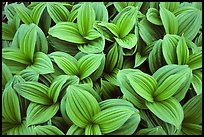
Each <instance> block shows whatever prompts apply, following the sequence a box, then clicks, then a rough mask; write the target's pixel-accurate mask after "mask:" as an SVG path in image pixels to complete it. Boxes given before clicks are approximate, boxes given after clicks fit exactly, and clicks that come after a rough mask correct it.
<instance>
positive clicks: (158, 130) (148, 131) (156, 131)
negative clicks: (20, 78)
mask: <svg viewBox="0 0 204 137" xmlns="http://www.w3.org/2000/svg"><path fill="white" fill-rule="evenodd" d="M136 135H166V132H165V131H164V129H163V128H162V127H161V126H156V127H153V128H144V129H141V130H139V131H138V132H137V133H136Z"/></svg>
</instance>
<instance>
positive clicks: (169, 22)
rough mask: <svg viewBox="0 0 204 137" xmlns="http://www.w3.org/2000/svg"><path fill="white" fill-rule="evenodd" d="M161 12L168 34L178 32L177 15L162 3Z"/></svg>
mask: <svg viewBox="0 0 204 137" xmlns="http://www.w3.org/2000/svg"><path fill="white" fill-rule="evenodd" d="M159 14H160V16H161V21H162V24H163V25H164V28H165V32H166V34H177V32H178V20H177V18H176V16H175V15H174V14H173V13H172V12H171V11H169V10H168V9H166V8H164V7H162V6H161V5H160V11H159Z"/></svg>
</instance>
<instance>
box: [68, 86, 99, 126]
mask: <svg viewBox="0 0 204 137" xmlns="http://www.w3.org/2000/svg"><path fill="white" fill-rule="evenodd" d="M66 95H67V100H66V102H67V104H66V112H67V115H68V117H69V118H70V119H71V121H72V122H73V123H74V124H75V125H77V126H79V127H81V128H85V127H86V125H87V124H88V123H89V122H91V119H92V117H93V116H94V115H95V114H97V113H98V112H100V107H99V104H98V102H97V100H96V99H95V98H94V97H93V96H92V95H91V94H90V93H89V92H87V91H81V90H78V88H77V87H75V86H74V85H70V86H69V87H68V89H67V94H66Z"/></svg>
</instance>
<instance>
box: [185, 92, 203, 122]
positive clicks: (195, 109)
mask: <svg viewBox="0 0 204 137" xmlns="http://www.w3.org/2000/svg"><path fill="white" fill-rule="evenodd" d="M183 111H184V121H183V123H194V124H202V95H201V94H199V95H196V96H193V97H192V98H191V99H189V100H188V101H187V102H186V103H185V104H184V105H183Z"/></svg>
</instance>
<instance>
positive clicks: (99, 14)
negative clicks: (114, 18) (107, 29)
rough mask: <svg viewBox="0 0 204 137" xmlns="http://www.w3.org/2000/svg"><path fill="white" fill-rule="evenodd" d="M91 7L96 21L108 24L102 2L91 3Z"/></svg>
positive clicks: (106, 13)
mask: <svg viewBox="0 0 204 137" xmlns="http://www.w3.org/2000/svg"><path fill="white" fill-rule="evenodd" d="M92 7H93V9H94V12H95V15H96V20H97V21H104V22H108V10H107V9H106V6H105V5H104V3H103V2H93V3H92Z"/></svg>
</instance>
